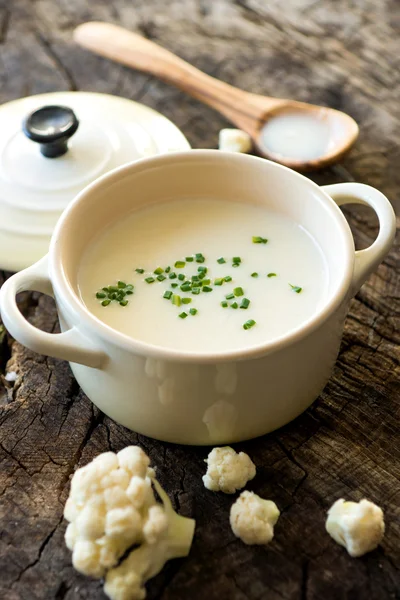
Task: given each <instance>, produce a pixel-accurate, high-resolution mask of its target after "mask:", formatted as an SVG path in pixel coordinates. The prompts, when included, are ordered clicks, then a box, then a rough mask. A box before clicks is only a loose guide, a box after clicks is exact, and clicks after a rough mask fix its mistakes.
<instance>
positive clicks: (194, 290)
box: [192, 287, 200, 296]
mask: <svg viewBox="0 0 400 600" xmlns="http://www.w3.org/2000/svg"><path fill="white" fill-rule="evenodd" d="M192 294H195V295H196V296H198V294H200V288H199V287H196V288H192Z"/></svg>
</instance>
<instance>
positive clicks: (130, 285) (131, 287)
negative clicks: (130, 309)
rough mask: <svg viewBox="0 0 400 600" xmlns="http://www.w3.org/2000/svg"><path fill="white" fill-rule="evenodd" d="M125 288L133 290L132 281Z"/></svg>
mask: <svg viewBox="0 0 400 600" xmlns="http://www.w3.org/2000/svg"><path fill="white" fill-rule="evenodd" d="M125 289H126V291H127V292H128V291H131V290H133V285H132V284H131V283H128V285H127V286H126V288H125Z"/></svg>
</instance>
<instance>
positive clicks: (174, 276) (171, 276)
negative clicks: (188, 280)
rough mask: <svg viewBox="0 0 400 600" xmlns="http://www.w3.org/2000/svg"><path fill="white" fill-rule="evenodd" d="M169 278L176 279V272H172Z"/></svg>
mask: <svg viewBox="0 0 400 600" xmlns="http://www.w3.org/2000/svg"><path fill="white" fill-rule="evenodd" d="M168 277H169V278H170V279H176V277H177V275H176V273H174V272H173V271H172V273H170V274H169V275H168Z"/></svg>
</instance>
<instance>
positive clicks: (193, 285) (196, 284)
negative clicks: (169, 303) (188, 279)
mask: <svg viewBox="0 0 400 600" xmlns="http://www.w3.org/2000/svg"><path fill="white" fill-rule="evenodd" d="M192 287H194V288H199V287H201V281H192Z"/></svg>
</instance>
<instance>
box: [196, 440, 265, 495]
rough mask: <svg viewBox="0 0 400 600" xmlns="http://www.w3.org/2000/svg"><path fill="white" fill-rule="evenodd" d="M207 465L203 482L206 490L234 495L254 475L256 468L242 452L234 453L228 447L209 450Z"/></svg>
mask: <svg viewBox="0 0 400 600" xmlns="http://www.w3.org/2000/svg"><path fill="white" fill-rule="evenodd" d="M205 462H206V463H207V465H208V466H207V472H206V474H205V475H204V476H203V482H204V485H205V487H206V488H207V489H208V490H211V491H213V492H225V494H234V493H235V492H236V490H241V489H242V488H244V486H245V485H246V483H247V482H248V481H250V480H251V479H253V478H254V477H255V475H256V467H255V465H254V463H253V461H252V460H251V459H250V457H249V456H248V455H247V454H245V453H244V452H239V454H237V452H235V450H234V449H233V448H230V446H225V447H223V448H214V449H213V450H211V452H210V454H209V455H208V458H207V459H206V461H205Z"/></svg>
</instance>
